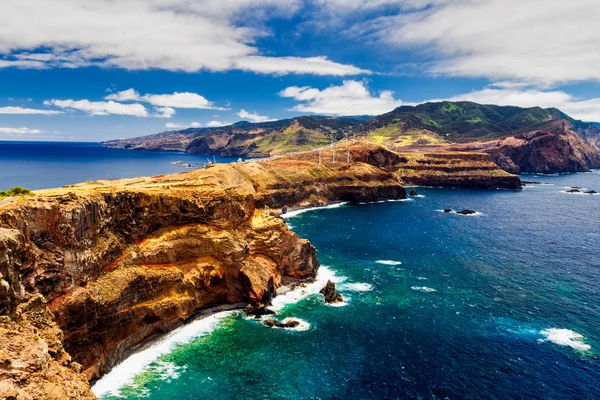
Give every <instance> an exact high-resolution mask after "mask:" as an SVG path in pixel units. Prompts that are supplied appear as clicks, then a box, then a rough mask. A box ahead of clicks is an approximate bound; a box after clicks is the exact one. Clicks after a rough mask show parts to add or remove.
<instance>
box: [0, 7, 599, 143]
mask: <svg viewBox="0 0 600 400" xmlns="http://www.w3.org/2000/svg"><path fill="white" fill-rule="evenodd" d="M598 18H600V5H598V3H597V1H596V0H571V1H569V2H564V1H557V0H353V1H350V0H279V1H276V0H228V1H222V0H219V1H217V0H120V1H119V2H114V1H112V0H93V1H92V0H4V1H3V2H2V4H0V88H1V91H0V140H70V141H99V140H106V139H113V138H120V137H131V136H139V135H145V134H152V133H156V132H160V131H164V130H172V129H177V128H184V127H188V126H216V125H219V124H227V123H233V122H236V121H239V120H250V121H264V120H269V119H280V118H290V117H293V116H296V115H302V114H321V115H367V114H368V115H377V114H381V113H385V112H388V111H391V110H392V109H394V108H395V107H397V106H399V105H404V104H417V103H420V102H425V101H435V100H443V99H450V100H472V101H478V102H483V103H489V104H501V105H507V104H510V105H518V106H536V105H539V106H542V107H558V108H560V109H562V110H563V111H565V112H566V113H568V114H570V115H571V116H573V117H575V118H580V119H583V120H586V121H600V99H599V98H600V95H599V94H598V91H599V89H600V85H599V84H598V81H599V80H600V68H597V66H598V65H600V42H599V41H598V40H597V38H598V37H600V24H597V21H598Z"/></svg>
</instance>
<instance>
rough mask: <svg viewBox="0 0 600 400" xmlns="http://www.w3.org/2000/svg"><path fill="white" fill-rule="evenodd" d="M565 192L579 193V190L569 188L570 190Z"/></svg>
mask: <svg viewBox="0 0 600 400" xmlns="http://www.w3.org/2000/svg"><path fill="white" fill-rule="evenodd" d="M567 193H581V190H579V189H571V190H567Z"/></svg>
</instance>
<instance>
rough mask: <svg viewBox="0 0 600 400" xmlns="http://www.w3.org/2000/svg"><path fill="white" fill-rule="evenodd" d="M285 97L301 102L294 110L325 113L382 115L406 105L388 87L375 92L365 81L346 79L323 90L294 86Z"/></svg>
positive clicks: (284, 94) (286, 91)
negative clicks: (372, 92)
mask: <svg viewBox="0 0 600 400" xmlns="http://www.w3.org/2000/svg"><path fill="white" fill-rule="evenodd" d="M279 95H280V96H281V97H288V98H292V99H294V100H296V101H299V102H301V104H298V105H296V106H294V107H293V108H292V109H291V110H293V111H300V112H310V113H315V114H324V115H379V114H383V113H386V112H389V111H392V110H393V109H394V108H396V107H398V106H400V105H402V104H403V102H402V100H397V99H395V98H394V93H393V92H392V91H389V90H384V91H381V92H380V93H379V95H378V96H377V95H373V94H371V92H370V91H369V89H368V88H367V87H366V85H365V83H364V82H361V81H354V80H349V81H344V83H343V84H342V85H341V86H330V87H328V88H326V89H323V90H319V89H315V88H311V87H308V86H304V87H298V86H290V87H288V88H286V89H284V90H282V91H281V92H279Z"/></svg>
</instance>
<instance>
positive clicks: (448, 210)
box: [444, 208, 452, 214]
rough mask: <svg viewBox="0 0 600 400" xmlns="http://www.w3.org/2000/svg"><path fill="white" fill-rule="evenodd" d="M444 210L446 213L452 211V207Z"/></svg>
mask: <svg viewBox="0 0 600 400" xmlns="http://www.w3.org/2000/svg"><path fill="white" fill-rule="evenodd" d="M444 212H445V213H446V214H448V213H451V212H452V209H450V208H444Z"/></svg>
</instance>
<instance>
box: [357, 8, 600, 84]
mask: <svg viewBox="0 0 600 400" xmlns="http://www.w3.org/2000/svg"><path fill="white" fill-rule="evenodd" d="M400 2H401V3H405V4H409V3H413V4H412V6H413V7H414V9H413V10H412V11H411V12H403V13H398V14H396V15H393V16H384V17H379V18H374V19H372V20H370V21H368V22H366V23H363V24H361V26H360V27H358V28H356V29H353V31H354V32H355V34H356V35H357V36H362V37H368V38H369V39H372V38H374V37H375V38H378V39H379V40H380V41H381V42H383V43H387V44H388V45H389V44H392V45H396V46H398V47H400V48H405V49H408V50H417V51H418V50H420V51H421V53H420V54H421V56H422V58H423V60H424V61H425V62H424V63H423V65H424V66H425V67H426V69H427V71H428V72H429V73H431V74H441V75H451V76H468V77H485V78H490V79H494V80H496V79H508V80H517V81H526V82H528V83H533V84H536V85H538V86H540V87H549V86H552V85H555V84H559V83H565V82H575V81H588V80H594V81H599V80H600V69H599V68H598V67H597V66H598V65H599V64H600V41H598V37H600V24H598V23H597V21H598V13H597V12H594V10H598V1H597V0H570V1H563V0H545V1H543V2H541V1H540V0H475V1H473V0H455V1H441V0H422V1H412V2H409V1H402V0H400Z"/></svg>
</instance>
